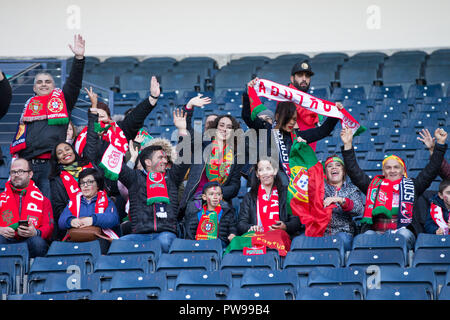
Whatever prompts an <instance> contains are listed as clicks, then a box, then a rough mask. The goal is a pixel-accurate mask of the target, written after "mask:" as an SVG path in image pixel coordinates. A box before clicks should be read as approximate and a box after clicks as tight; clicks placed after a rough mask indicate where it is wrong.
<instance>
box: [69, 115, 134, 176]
mask: <svg viewBox="0 0 450 320" xmlns="http://www.w3.org/2000/svg"><path fill="white" fill-rule="evenodd" d="M94 126H95V132H97V133H101V134H102V139H103V140H105V141H107V142H109V146H108V148H107V149H106V151H105V153H104V154H103V157H102V160H101V162H100V164H99V166H100V167H101V168H102V169H103V171H104V173H105V177H106V178H108V179H110V180H113V181H116V180H118V179H119V173H120V171H121V170H122V163H123V157H124V155H125V154H126V152H127V150H128V141H127V138H126V137H125V134H124V133H123V131H122V129H121V128H120V127H119V126H118V125H117V123H116V122H110V123H108V124H105V123H103V122H96V123H95V125H94ZM86 140H87V127H85V128H84V129H83V130H81V132H80V134H79V135H78V137H77V139H76V141H75V150H76V151H77V152H78V154H79V155H80V156H81V155H82V154H83V151H84V148H85V146H86Z"/></svg>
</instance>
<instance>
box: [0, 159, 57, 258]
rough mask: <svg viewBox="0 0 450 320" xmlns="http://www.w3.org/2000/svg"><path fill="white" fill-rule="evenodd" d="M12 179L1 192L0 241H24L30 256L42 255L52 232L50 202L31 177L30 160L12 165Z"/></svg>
mask: <svg viewBox="0 0 450 320" xmlns="http://www.w3.org/2000/svg"><path fill="white" fill-rule="evenodd" d="M10 177H11V179H10V180H9V181H8V182H7V183H6V185H5V191H4V192H2V193H0V244H9V243H17V242H24V241H26V243H27V245H28V250H29V251H30V257H31V258H34V257H37V256H44V255H45V254H46V253H47V250H48V244H47V241H46V240H48V239H50V236H51V234H52V231H53V213H52V205H51V203H50V200H48V199H47V198H46V197H45V196H44V195H43V194H42V192H41V191H40V190H39V188H38V187H37V186H36V184H35V183H34V181H33V180H31V178H32V177H33V171H32V169H31V164H30V162H29V161H27V160H26V159H23V158H18V159H16V160H15V161H13V162H12V164H11V170H10Z"/></svg>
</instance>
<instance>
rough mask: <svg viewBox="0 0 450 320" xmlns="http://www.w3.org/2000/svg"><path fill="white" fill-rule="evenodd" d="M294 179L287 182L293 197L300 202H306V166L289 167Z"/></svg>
mask: <svg viewBox="0 0 450 320" xmlns="http://www.w3.org/2000/svg"><path fill="white" fill-rule="evenodd" d="M291 174H292V175H293V176H294V179H291V181H290V182H289V189H290V191H291V192H292V194H293V195H294V197H295V198H296V199H297V200H299V201H302V202H308V180H309V176H308V172H307V170H306V167H302V166H295V167H293V168H291Z"/></svg>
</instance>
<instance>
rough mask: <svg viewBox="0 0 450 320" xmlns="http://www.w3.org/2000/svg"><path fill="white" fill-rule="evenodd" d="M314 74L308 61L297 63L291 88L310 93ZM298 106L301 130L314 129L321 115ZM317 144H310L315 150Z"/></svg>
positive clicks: (293, 71)
mask: <svg viewBox="0 0 450 320" xmlns="http://www.w3.org/2000/svg"><path fill="white" fill-rule="evenodd" d="M313 75H314V72H312V70H311V65H310V64H309V62H308V61H307V60H303V61H300V62H297V63H296V64H295V65H294V66H293V67H292V71H291V83H290V84H289V87H290V88H295V89H297V90H300V91H303V92H305V93H308V90H309V86H310V84H311V77H312V76H313ZM296 106H297V125H298V127H299V129H300V130H307V129H311V128H314V127H315V126H316V124H317V123H318V122H319V115H318V114H317V113H315V112H312V111H309V110H307V109H305V108H303V107H301V106H300V105H296ZM316 144H317V143H316V142H313V143H311V144H310V146H311V148H313V150H316Z"/></svg>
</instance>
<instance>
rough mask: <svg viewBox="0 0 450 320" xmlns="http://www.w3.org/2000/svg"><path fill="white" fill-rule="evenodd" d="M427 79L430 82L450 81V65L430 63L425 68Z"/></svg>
mask: <svg viewBox="0 0 450 320" xmlns="http://www.w3.org/2000/svg"><path fill="white" fill-rule="evenodd" d="M425 79H426V80H427V83H429V84H436V83H448V82H450V65H428V66H427V67H426V68H425Z"/></svg>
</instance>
